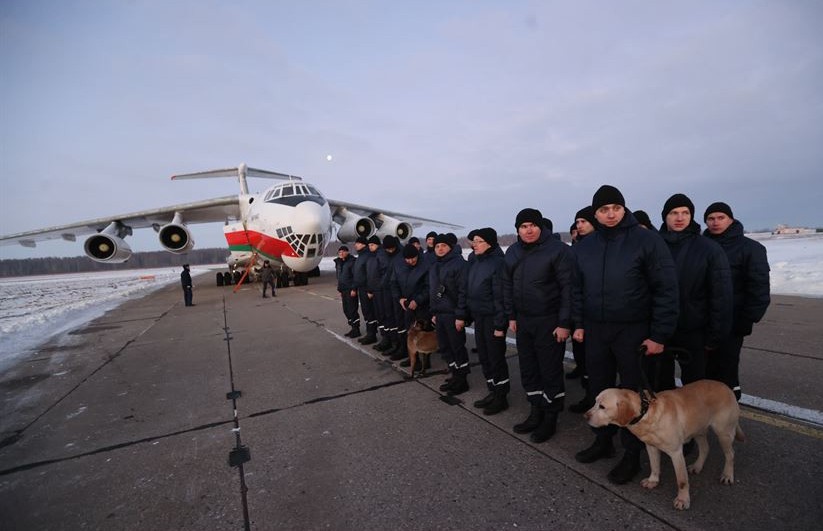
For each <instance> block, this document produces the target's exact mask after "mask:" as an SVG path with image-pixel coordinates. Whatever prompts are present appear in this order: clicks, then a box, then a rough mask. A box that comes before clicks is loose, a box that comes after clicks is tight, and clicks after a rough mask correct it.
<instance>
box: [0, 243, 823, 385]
mask: <svg viewBox="0 0 823 531" xmlns="http://www.w3.org/2000/svg"><path fill="white" fill-rule="evenodd" d="M760 241H761V243H763V245H765V246H766V248H767V249H768V253H769V264H770V265H771V270H772V271H771V287H772V293H774V294H781V295H798V296H802V297H823V234H816V235H812V236H806V237H795V238H790V237H780V238H771V239H763V240H760ZM464 252H466V253H468V251H467V250H465V251H464ZM332 260H333V259H332V258H325V259H324V260H323V262H322V263H321V264H320V268H321V269H322V270H323V271H334V263H333V261H332ZM209 270H210V269H209V268H208V267H203V268H192V274H193V275H194V274H197V273H201V272H205V271H209ZM179 279H180V270H179V268H164V269H152V270H129V271H112V272H107V273H99V272H97V273H79V274H71V275H50V276H41V277H17V278H10V279H0V371H2V370H4V369H5V367H7V366H8V365H9V364H11V363H12V362H13V360H14V358H15V357H17V356H18V355H20V354H22V353H25V352H27V351H30V350H32V349H34V348H35V347H37V346H38V345H39V344H41V343H43V342H45V341H46V340H48V339H49V338H51V337H54V336H55V335H58V334H60V333H62V332H65V331H68V330H71V329H73V328H76V327H78V326H79V325H81V324H83V323H85V322H88V321H91V320H92V319H95V318H97V317H99V316H101V315H103V314H104V313H105V312H107V311H108V310H110V309H112V308H115V307H116V306H118V305H119V304H121V303H122V302H124V301H126V300H128V299H132V298H136V297H142V296H145V295H146V294H148V293H151V292H152V291H154V290H156V289H158V288H160V287H162V286H165V285H167V284H169V283H172V282H179ZM199 281H200V282H213V281H214V279H213V278H212V275H204V276H203V277H202V278H201V279H200V280H199ZM195 282H197V281H195Z"/></svg>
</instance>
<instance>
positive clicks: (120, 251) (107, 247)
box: [83, 221, 132, 264]
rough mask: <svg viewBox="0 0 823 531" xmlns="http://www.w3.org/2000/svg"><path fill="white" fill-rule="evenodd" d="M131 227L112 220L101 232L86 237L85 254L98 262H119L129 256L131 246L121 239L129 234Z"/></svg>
mask: <svg viewBox="0 0 823 531" xmlns="http://www.w3.org/2000/svg"><path fill="white" fill-rule="evenodd" d="M131 232H132V231H131V227H127V226H125V225H123V224H122V223H120V222H118V221H113V222H112V223H111V224H110V225H109V226H108V227H106V228H105V229H104V230H103V231H102V232H98V233H97V234H93V235H91V236H89V237H88V238H86V242H85V243H84V244H83V250H84V251H85V253H86V256H88V257H89V258H91V259H92V260H94V261H95V262H100V263H109V264H119V263H122V262H125V261H127V260H128V259H129V258H131V247H129V244H127V243H126V241H125V240H124V239H123V238H125V237H126V236H128V235H130V234H131Z"/></svg>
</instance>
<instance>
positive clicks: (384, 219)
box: [372, 214, 414, 243]
mask: <svg viewBox="0 0 823 531" xmlns="http://www.w3.org/2000/svg"><path fill="white" fill-rule="evenodd" d="M372 220H374V222H375V225H377V235H378V236H379V237H380V239H381V240H382V239H383V238H384V237H385V236H388V235H391V236H397V239H398V240H400V241H401V242H403V243H406V240H408V239H409V238H411V236H412V233H413V232H414V229H413V228H412V226H411V223H408V222H406V221H400V220H399V219H395V218H393V217H390V216H387V215H386V214H377V215H376V216H373V217H372Z"/></svg>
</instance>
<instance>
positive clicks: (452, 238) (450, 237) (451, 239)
mask: <svg viewBox="0 0 823 531" xmlns="http://www.w3.org/2000/svg"><path fill="white" fill-rule="evenodd" d="M446 238H448V240H449V246H451V247H454V246H455V245H457V235H456V234H455V233H453V232H447V233H446Z"/></svg>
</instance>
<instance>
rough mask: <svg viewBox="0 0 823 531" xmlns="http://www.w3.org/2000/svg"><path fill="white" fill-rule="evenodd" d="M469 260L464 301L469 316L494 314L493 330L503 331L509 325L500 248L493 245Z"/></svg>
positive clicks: (502, 257) (503, 264)
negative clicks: (505, 307) (505, 308)
mask: <svg viewBox="0 0 823 531" xmlns="http://www.w3.org/2000/svg"><path fill="white" fill-rule="evenodd" d="M473 256H474V259H473V260H472V261H471V262H469V273H468V277H467V278H468V281H467V291H466V304H467V306H468V308H469V313H470V314H471V315H472V317H475V318H476V317H477V316H478V315H491V316H493V324H494V329H495V330H502V331H505V330H506V328H507V327H508V323H507V322H506V312H505V310H504V307H503V277H504V276H505V274H506V271H505V268H506V265H505V264H506V259H505V257H504V255H503V250H502V249H501V248H500V247H498V246H496V245H495V246H494V247H493V248H490V249H488V250H487V251H486V252H485V253H483V254H480V255H478V254H473Z"/></svg>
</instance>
